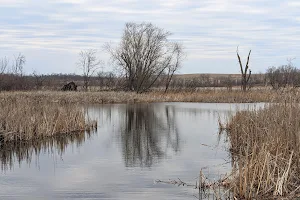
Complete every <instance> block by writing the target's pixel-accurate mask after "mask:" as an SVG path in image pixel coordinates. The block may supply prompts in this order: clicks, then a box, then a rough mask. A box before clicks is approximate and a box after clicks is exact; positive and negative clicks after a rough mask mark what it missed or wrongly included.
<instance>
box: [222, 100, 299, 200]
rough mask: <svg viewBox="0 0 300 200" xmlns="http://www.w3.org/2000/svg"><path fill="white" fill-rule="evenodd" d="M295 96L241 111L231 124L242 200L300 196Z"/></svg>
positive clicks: (237, 188)
mask: <svg viewBox="0 0 300 200" xmlns="http://www.w3.org/2000/svg"><path fill="white" fill-rule="evenodd" d="M294 97H295V96H294ZM294 97H291V96H290V97H289V98H285V99H284V100H283V103H277V104H269V105H266V106H265V108H263V109H260V110H251V111H250V110H249V111H241V112H238V113H237V115H236V116H234V117H233V118H232V119H231V121H230V122H229V123H228V124H227V132H228V138H229V143H230V151H231V154H232V158H233V174H234V176H233V177H232V181H231V187H232V190H233V192H234V194H235V196H236V197H237V198H238V199H281V198H283V197H284V198H286V199H291V198H295V197H299V194H300V118H299V116H300V104H299V103H298V102H299V99H295V98H294Z"/></svg>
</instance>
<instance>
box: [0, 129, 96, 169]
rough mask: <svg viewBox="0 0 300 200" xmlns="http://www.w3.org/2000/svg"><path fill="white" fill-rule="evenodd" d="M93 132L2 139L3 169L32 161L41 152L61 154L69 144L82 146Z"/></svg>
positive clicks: (1, 158)
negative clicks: (43, 137)
mask: <svg viewBox="0 0 300 200" xmlns="http://www.w3.org/2000/svg"><path fill="white" fill-rule="evenodd" d="M91 134H92V133H91V132H88V133H85V132H78V133H72V134H64V135H57V136H55V137H50V138H45V139H42V140H32V141H18V142H6V143H3V142H1V141H0V163H1V170H2V171H6V170H8V169H10V170H11V169H12V168H13V167H14V164H15V163H16V162H17V163H18V164H19V165H20V164H21V162H22V161H26V162H27V163H28V164H30V163H31V161H32V158H33V156H34V155H35V156H38V155H40V153H41V152H44V153H49V154H53V153H54V152H57V154H58V155H59V156H62V154H63V153H64V152H65V150H66V148H67V147H68V146H69V145H72V144H76V146H77V147H79V146H81V145H82V144H83V143H84V142H85V140H86V139H89V138H90V137H91Z"/></svg>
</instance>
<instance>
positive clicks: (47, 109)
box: [0, 95, 93, 143]
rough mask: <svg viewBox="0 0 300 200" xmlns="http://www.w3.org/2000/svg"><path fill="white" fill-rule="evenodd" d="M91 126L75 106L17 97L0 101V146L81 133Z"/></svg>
mask: <svg viewBox="0 0 300 200" xmlns="http://www.w3.org/2000/svg"><path fill="white" fill-rule="evenodd" d="M92 125H93V124H91V122H88V121H87V120H86V118H85V116H84V111H83V109H82V108H81V107H80V106H79V105H77V104H74V103H70V102H67V101H65V102H60V103H53V102H51V101H49V99H47V98H24V97H23V96H21V95H20V96H10V95H7V96H5V97H4V98H1V99H0V143H1V142H7V141H23V140H31V139H41V138H45V137H49V136H53V135H56V134H61V133H72V132H77V131H84V130H87V129H90V128H91V126H92Z"/></svg>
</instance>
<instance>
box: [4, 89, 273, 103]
mask: <svg viewBox="0 0 300 200" xmlns="http://www.w3.org/2000/svg"><path fill="white" fill-rule="evenodd" d="M7 97H11V98H23V99H30V100H41V99H42V100H43V101H45V100H46V101H48V102H71V103H85V104H92V103H133V102H135V103H140V102H148V103H150V102H211V103H250V102H274V101H276V100H277V98H278V94H277V93H276V92H274V91H271V90H253V91H249V92H247V93H244V92H241V91H227V90H226V89H216V90H213V89H203V90H200V91H197V92H168V93H166V94H164V93H163V92H149V93H143V94H136V93H134V92H60V91H57V92H51V91H38V92H32V91H31V92H2V93H0V99H1V98H7Z"/></svg>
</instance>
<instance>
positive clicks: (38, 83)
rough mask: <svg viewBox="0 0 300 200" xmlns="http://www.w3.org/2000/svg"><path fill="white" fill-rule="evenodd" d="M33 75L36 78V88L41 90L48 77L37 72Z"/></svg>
mask: <svg viewBox="0 0 300 200" xmlns="http://www.w3.org/2000/svg"><path fill="white" fill-rule="evenodd" d="M32 75H33V77H34V84H35V88H36V89H37V90H39V89H40V88H41V87H43V84H44V81H45V79H46V77H45V76H44V75H43V74H39V73H38V72H37V71H33V72H32Z"/></svg>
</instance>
